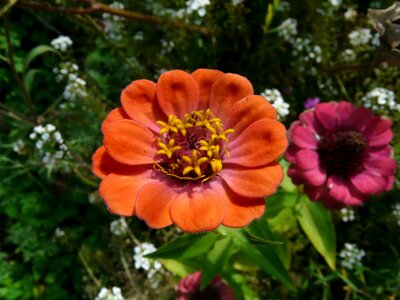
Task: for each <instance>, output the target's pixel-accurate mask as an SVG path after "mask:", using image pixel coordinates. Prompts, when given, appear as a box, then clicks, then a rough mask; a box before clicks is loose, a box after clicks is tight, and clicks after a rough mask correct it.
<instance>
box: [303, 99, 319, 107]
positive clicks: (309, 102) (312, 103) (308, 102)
mask: <svg viewBox="0 0 400 300" xmlns="http://www.w3.org/2000/svg"><path fill="white" fill-rule="evenodd" d="M319 101H320V100H319V98H318V97H315V98H307V100H306V103H305V104H304V108H305V109H310V108H313V107H314V106H315V105H317V104H318V103H319Z"/></svg>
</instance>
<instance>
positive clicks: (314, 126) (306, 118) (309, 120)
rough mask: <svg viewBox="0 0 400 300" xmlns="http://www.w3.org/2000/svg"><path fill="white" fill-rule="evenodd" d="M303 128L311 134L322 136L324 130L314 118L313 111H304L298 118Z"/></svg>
mask: <svg viewBox="0 0 400 300" xmlns="http://www.w3.org/2000/svg"><path fill="white" fill-rule="evenodd" d="M299 119H300V121H301V123H302V124H303V127H305V128H307V129H308V130H309V131H311V132H312V133H313V134H318V135H323V132H324V131H325V129H324V128H323V127H322V125H321V124H320V123H319V122H318V120H317V118H316V117H315V110H314V109H312V110H306V111H305V112H303V113H301V114H300V116H299Z"/></svg>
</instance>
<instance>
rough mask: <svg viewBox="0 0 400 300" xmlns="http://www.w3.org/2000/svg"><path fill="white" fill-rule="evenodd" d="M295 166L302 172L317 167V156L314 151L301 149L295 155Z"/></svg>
mask: <svg viewBox="0 0 400 300" xmlns="http://www.w3.org/2000/svg"><path fill="white" fill-rule="evenodd" d="M295 160H296V164H297V166H298V167H299V168H301V169H304V170H311V169H314V168H316V167H317V166H318V164H319V155H318V153H317V152H316V151H314V150H310V149H302V150H300V151H298V152H297V153H296V159H295Z"/></svg>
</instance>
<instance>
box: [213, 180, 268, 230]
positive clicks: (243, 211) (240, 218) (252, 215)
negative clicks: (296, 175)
mask: <svg viewBox="0 0 400 300" xmlns="http://www.w3.org/2000/svg"><path fill="white" fill-rule="evenodd" d="M210 185H211V187H212V188H213V190H214V191H215V192H216V193H217V194H218V195H220V197H222V198H223V199H225V202H226V204H227V209H226V215H225V218H224V220H223V222H222V224H223V225H225V226H229V227H235V228H240V227H244V226H247V225H248V224H249V223H250V222H251V221H253V220H255V219H258V218H260V217H261V216H262V215H263V213H264V211H265V200H264V198H248V197H245V196H241V195H238V194H236V193H234V192H233V191H232V190H231V189H230V188H229V187H228V186H227V185H226V184H225V183H223V182H220V181H218V180H217V179H216V180H213V181H212V182H210Z"/></svg>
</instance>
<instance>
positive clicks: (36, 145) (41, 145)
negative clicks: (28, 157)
mask: <svg viewBox="0 0 400 300" xmlns="http://www.w3.org/2000/svg"><path fill="white" fill-rule="evenodd" d="M35 147H36V149H38V150H41V149H42V148H43V141H41V140H38V141H36V143H35Z"/></svg>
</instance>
